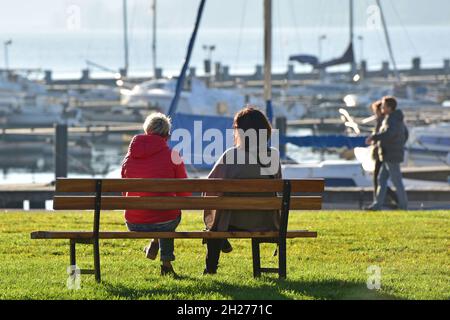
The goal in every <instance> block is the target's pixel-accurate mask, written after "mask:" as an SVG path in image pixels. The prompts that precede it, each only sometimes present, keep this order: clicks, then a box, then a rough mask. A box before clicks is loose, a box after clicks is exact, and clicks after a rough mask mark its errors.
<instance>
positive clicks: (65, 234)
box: [31, 230, 317, 239]
mask: <svg viewBox="0 0 450 320" xmlns="http://www.w3.org/2000/svg"><path fill="white" fill-rule="evenodd" d="M92 236H93V233H92V232H90V231H34V232H32V233H31V238H32V239H89V238H92ZM278 236H279V234H278V232H276V231H275V232H274V231H271V232H249V231H238V232H232V231H228V232H220V231H214V232H210V231H178V232H132V231H101V232H100V233H99V237H100V239H152V238H158V239H161V238H174V239H216V238H240V239H245V238H277V237H278ZM315 237H317V232H315V231H308V230H296V231H288V232H287V236H286V238H315Z"/></svg>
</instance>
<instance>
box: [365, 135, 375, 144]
mask: <svg viewBox="0 0 450 320" xmlns="http://www.w3.org/2000/svg"><path fill="white" fill-rule="evenodd" d="M372 141H373V139H372V136H368V137H367V139H366V144H367V145H371V144H372Z"/></svg>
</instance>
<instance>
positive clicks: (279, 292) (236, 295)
mask: <svg viewBox="0 0 450 320" xmlns="http://www.w3.org/2000/svg"><path fill="white" fill-rule="evenodd" d="M183 279H185V280H193V281H192V283H191V284H188V285H186V283H184V284H183V285H181V286H173V285H171V286H168V287H161V286H154V285H153V286H152V283H151V282H149V286H148V288H145V289H142V288H133V287H129V286H127V285H124V284H121V283H108V282H104V283H103V286H104V288H105V289H106V291H107V292H109V293H110V294H112V295H114V296H117V297H121V298H125V299H142V298H144V299H145V298H152V297H157V296H172V297H180V298H181V299H185V298H188V297H190V296H194V295H199V296H206V297H208V296H210V295H211V293H218V294H221V295H223V297H224V298H226V299H237V300H241V299H242V300H244V299H256V300H258V299H261V300H266V299H273V300H284V299H293V298H292V294H296V295H301V296H303V297H305V298H307V299H333V300H334V299H336V300H350V299H351V300H353V299H355V300H395V299H400V298H399V297H396V296H392V295H387V294H385V293H383V292H380V291H377V290H369V289H367V287H366V284H365V283H363V282H347V281H342V280H324V281H297V280H289V279H287V280H278V279H276V278H271V277H268V276H263V277H262V278H260V279H259V280H257V281H256V282H254V283H252V284H251V285H244V284H234V283H227V282H224V281H218V280H214V279H212V280H213V281H210V279H208V281H204V282H203V283H202V284H199V280H201V279H198V278H189V277H183ZM288 293H290V294H288Z"/></svg>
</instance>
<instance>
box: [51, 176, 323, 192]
mask: <svg viewBox="0 0 450 320" xmlns="http://www.w3.org/2000/svg"><path fill="white" fill-rule="evenodd" d="M101 180H102V191H103V192H126V191H128V192H144V191H145V192H282V191H283V180H279V179H276V180H275V179H229V180H228V179H227V180H223V179H131V178H128V179H101ZM218 181H220V182H218ZM290 181H291V190H292V192H311V193H319V192H323V190H324V181H323V179H297V180H290ZM56 192H95V179H72V178H58V180H57V181H56Z"/></svg>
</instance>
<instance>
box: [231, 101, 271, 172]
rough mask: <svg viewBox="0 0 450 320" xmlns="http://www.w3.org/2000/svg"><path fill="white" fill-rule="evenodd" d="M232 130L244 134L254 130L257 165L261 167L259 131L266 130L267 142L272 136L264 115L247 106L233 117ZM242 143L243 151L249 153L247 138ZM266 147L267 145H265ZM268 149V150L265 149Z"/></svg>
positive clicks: (256, 109) (255, 108) (253, 107)
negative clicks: (237, 130)
mask: <svg viewBox="0 0 450 320" xmlns="http://www.w3.org/2000/svg"><path fill="white" fill-rule="evenodd" d="M233 129H240V130H242V131H243V133H244V134H245V133H246V132H247V131H248V130H255V131H256V138H257V147H256V150H257V161H258V164H260V165H261V162H260V158H259V151H260V150H259V146H260V141H259V139H260V134H259V132H260V130H266V132H267V141H265V142H266V143H268V141H269V140H270V137H271V134H272V126H271V124H270V122H269V120H268V119H267V117H266V115H265V114H264V113H262V112H261V111H260V110H259V109H258V108H257V107H255V106H251V105H247V106H245V107H244V108H243V109H242V110H240V111H238V112H237V113H236V115H235V116H234V120H233ZM242 142H244V148H245V151H249V148H250V140H249V137H248V136H245V140H244V141H242ZM267 146H268V144H267ZM267 149H268V148H267Z"/></svg>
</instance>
